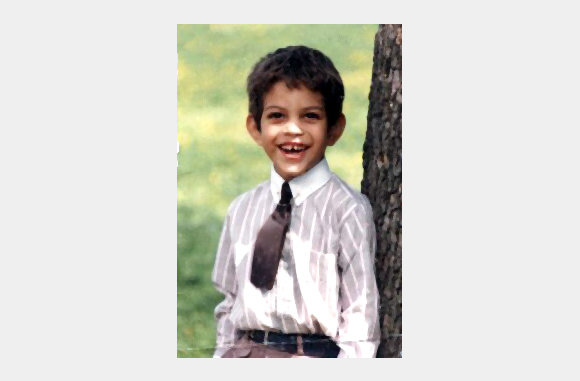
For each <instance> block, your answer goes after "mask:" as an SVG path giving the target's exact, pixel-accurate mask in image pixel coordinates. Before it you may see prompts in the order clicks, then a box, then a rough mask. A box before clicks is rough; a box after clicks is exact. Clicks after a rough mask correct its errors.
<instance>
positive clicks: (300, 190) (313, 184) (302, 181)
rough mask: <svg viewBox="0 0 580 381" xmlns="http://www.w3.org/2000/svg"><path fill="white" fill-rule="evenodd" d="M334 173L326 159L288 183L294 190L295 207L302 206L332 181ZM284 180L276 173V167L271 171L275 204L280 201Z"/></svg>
mask: <svg viewBox="0 0 580 381" xmlns="http://www.w3.org/2000/svg"><path fill="white" fill-rule="evenodd" d="M331 174H332V172H330V168H328V162H327V161H326V158H322V160H320V162H319V163H318V164H316V165H315V166H314V167H312V168H310V169H309V170H308V171H307V172H306V173H304V174H303V175H300V176H298V177H295V178H293V179H292V180H290V181H289V182H288V184H289V185H290V190H292V196H293V197H292V199H293V200H294V205H300V204H302V202H304V200H305V199H306V198H307V197H308V196H310V195H311V194H312V193H313V192H314V191H316V190H318V189H319V188H320V187H321V186H323V185H324V184H326V182H327V181H328V180H330V176H331ZM283 183H284V179H283V178H282V177H281V176H280V175H279V174H278V172H276V170H275V169H274V165H272V169H271V170H270V191H271V192H272V197H273V198H274V201H275V202H278V200H280V192H281V190H282V184H283Z"/></svg>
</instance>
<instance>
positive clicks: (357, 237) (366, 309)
mask: <svg viewBox="0 0 580 381" xmlns="http://www.w3.org/2000/svg"><path fill="white" fill-rule="evenodd" d="M363 201H364V202H363V203H362V204H359V205H356V206H355V207H354V208H353V209H352V211H351V212H350V213H348V215H347V216H346V217H344V218H343V219H344V223H343V224H341V226H340V243H339V244H340V255H339V266H340V269H341V271H342V276H341V281H340V295H341V296H340V305H341V317H340V323H339V327H338V342H337V344H338V346H339V347H340V353H339V355H338V357H339V358H341V357H342V358H344V357H357V358H370V357H375V356H376V352H377V349H378V345H379V341H380V330H379V324H378V320H379V317H378V306H379V297H378V290H377V284H376V279H375V271H374V257H375V248H376V234H375V225H374V222H373V215H372V209H371V206H370V204H369V202H368V200H367V199H366V198H364V199H363Z"/></svg>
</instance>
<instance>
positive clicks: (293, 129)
mask: <svg viewBox="0 0 580 381" xmlns="http://www.w3.org/2000/svg"><path fill="white" fill-rule="evenodd" d="M284 127H285V128H284V132H285V133H286V134H289V135H302V134H303V131H302V129H301V128H300V125H299V124H298V123H296V122H294V121H292V120H291V121H288V123H286V125H285V126H284Z"/></svg>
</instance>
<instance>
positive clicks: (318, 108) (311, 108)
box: [264, 105, 324, 111]
mask: <svg viewBox="0 0 580 381" xmlns="http://www.w3.org/2000/svg"><path fill="white" fill-rule="evenodd" d="M270 108H279V109H282V110H286V108H284V107H282V106H277V105H270V106H268V107H265V108H264V111H266V110H268V109H270ZM313 109H314V110H320V111H324V107H322V106H308V107H304V108H303V109H302V110H313Z"/></svg>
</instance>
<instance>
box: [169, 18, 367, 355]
mask: <svg viewBox="0 0 580 381" xmlns="http://www.w3.org/2000/svg"><path fill="white" fill-rule="evenodd" d="M377 29H378V26H377V25H178V26H177V53H178V64H177V139H178V141H179V153H178V168H177V356H178V357H211V356H212V354H213V351H214V349H213V348H214V344H215V322H214V318H213V309H214V308H215V306H216V304H217V303H219V302H220V301H221V300H222V295H221V294H220V293H218V292H217V291H216V290H215V289H214V287H213V285H212V283H211V271H212V268H213V262H214V257H215V252H216V249H217V244H218V240H219V235H220V232H221V227H222V222H223V218H224V216H225V213H226V211H227V207H228V205H229V203H230V202H231V201H232V200H233V199H234V198H235V197H236V196H237V195H239V194H240V193H242V192H245V191H247V190H249V189H251V188H252V187H254V186H256V185H257V184H258V183H260V182H262V181H264V180H267V179H268V177H269V171H270V161H269V159H268V157H267V156H266V155H265V153H264V152H263V151H262V150H261V149H260V147H258V146H257V145H256V144H255V143H254V142H253V140H252V139H251V138H250V136H249V135H248V134H247V132H246V129H245V118H246V115H247V109H248V100H247V96H246V93H245V86H246V78H247V76H248V74H249V73H250V71H251V69H252V67H253V65H254V64H255V63H256V62H257V61H258V60H259V59H260V58H261V57H263V56H264V55H266V54H267V53H269V52H271V51H273V50H275V49H277V48H279V47H284V46H288V45H306V46H309V47H312V48H316V49H319V50H321V51H322V52H323V53H325V54H326V55H327V56H328V57H330V59H331V60H332V61H333V63H334V65H335V66H336V68H337V69H338V71H339V73H340V74H341V77H342V80H343V83H344V86H345V100H344V106H343V112H344V114H345V115H346V119H347V125H346V129H345V132H344V134H343V136H342V138H341V139H340V141H339V142H338V143H337V144H336V145H335V146H334V147H330V148H329V149H328V150H327V154H326V157H327V159H328V162H329V165H330V168H331V170H332V171H334V172H335V173H336V174H338V175H339V176H340V177H342V178H343V179H344V180H345V181H346V182H348V183H349V184H350V185H351V186H352V187H353V188H355V189H357V190H360V182H361V179H362V173H363V170H362V146H363V142H364V137H365V132H366V116H367V110H368V94H369V90H370V83H371V74H372V59H373V47H374V35H375V33H376V31H377Z"/></svg>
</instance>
